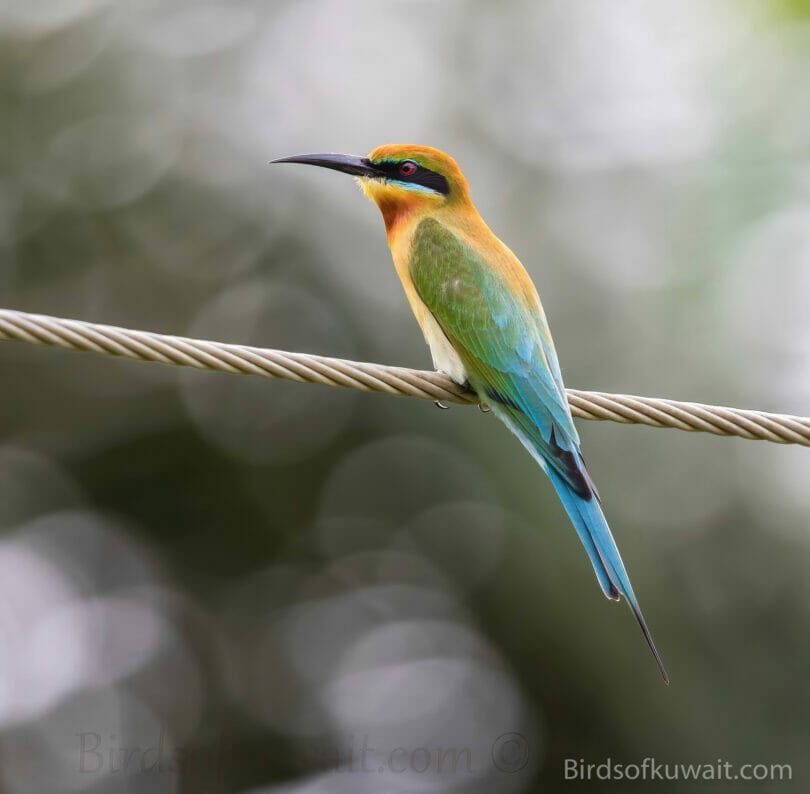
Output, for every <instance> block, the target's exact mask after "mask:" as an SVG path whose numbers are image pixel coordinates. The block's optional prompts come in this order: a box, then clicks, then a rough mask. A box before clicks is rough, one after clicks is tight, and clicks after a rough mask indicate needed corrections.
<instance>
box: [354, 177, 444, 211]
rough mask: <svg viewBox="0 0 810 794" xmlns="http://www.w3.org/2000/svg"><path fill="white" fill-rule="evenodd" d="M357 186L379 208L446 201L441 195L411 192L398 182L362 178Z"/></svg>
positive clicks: (418, 191) (417, 191) (358, 180)
mask: <svg viewBox="0 0 810 794" xmlns="http://www.w3.org/2000/svg"><path fill="white" fill-rule="evenodd" d="M357 184H358V185H360V189H361V190H362V191H363V193H365V194H366V196H368V198H369V199H371V200H372V201H374V202H376V204H377V205H378V206H383V205H393V204H399V205H405V206H417V205H420V204H424V203H427V202H429V203H435V204H441V203H442V202H443V200H444V197H443V196H441V195H440V194H439V193H434V192H432V191H430V192H427V191H425V192H422V191H421V190H409V189H408V188H406V187H403V186H402V185H398V184H397V183H396V182H386V181H384V180H380V179H368V178H366V177H362V176H361V177H357Z"/></svg>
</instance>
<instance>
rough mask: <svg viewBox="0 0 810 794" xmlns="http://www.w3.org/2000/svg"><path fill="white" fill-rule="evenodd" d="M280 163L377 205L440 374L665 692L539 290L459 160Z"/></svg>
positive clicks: (409, 149) (311, 157)
mask: <svg viewBox="0 0 810 794" xmlns="http://www.w3.org/2000/svg"><path fill="white" fill-rule="evenodd" d="M272 162H273V163H300V164H305V165H313V166H320V167H322V168H329V169H332V170H335V171H340V172H342V173H344V174H349V175H351V176H354V177H355V178H356V180H357V182H358V183H359V185H360V188H361V189H362V190H363V192H364V193H365V194H366V196H367V197H368V198H369V199H371V200H372V201H373V202H374V203H375V204H376V205H377V207H378V208H379V210H380V212H381V213H382V218H383V222H384V224H385V231H386V236H387V239H388V245H389V248H390V249H391V255H392V258H393V260H394V267H395V269H396V272H397V275H398V276H399V279H400V281H401V282H402V286H403V288H404V290H405V295H406V297H407V299H408V303H409V304H410V307H411V309H412V311H413V313H414V315H415V317H416V320H417V322H418V323H419V325H420V327H421V329H422V333H423V335H424V337H425V341H426V342H427V345H428V347H429V348H430V353H431V356H432V359H433V365H434V367H435V369H436V370H437V371H439V372H442V373H444V374H446V375H448V376H449V377H450V378H451V379H452V380H453V381H454V382H455V383H457V384H459V385H460V386H464V387H466V388H468V389H471V390H472V391H474V392H475V393H476V395H477V397H478V398H479V400H480V403H479V404H481V405H486V406H488V407H489V408H490V409H491V411H492V413H493V414H494V415H495V416H497V418H498V419H500V420H501V421H502V422H503V423H504V424H505V425H506V426H507V427H508V428H509V429H510V430H511V431H512V433H514V435H515V436H517V438H518V439H519V440H520V442H521V443H522V444H523V446H524V447H525V448H526V449H527V450H528V452H529V453H530V454H531V455H532V457H533V458H534V459H535V461H536V462H537V463H538V464H539V465H540V467H541V468H542V469H543V471H544V472H545V473H546V475H547V476H548V478H549V480H550V481H551V484H552V485H553V487H554V490H555V491H556V493H557V495H558V497H559V499H560V501H561V502H562V505H563V507H564V508H565V511H566V513H567V514H568V517H569V518H570V520H571V523H572V524H573V525H574V528H575V529H576V531H577V534H578V535H579V538H580V540H581V541H582V544H583V546H584V547H585V551H586V552H587V554H588V557H589V558H590V562H591V564H592V566H593V569H594V572H595V573H596V578H597V580H598V582H599V585H600V587H601V588H602V592H603V593H604V594H605V596H607V598H609V599H611V600H614V601H619V600H620V599H621V598H622V597H624V599H625V600H626V601H627V603H628V604H629V606H630V609H631V610H632V612H633V614H634V615H635V618H636V620H637V621H638V625H639V626H640V628H641V631H642V633H643V635H644V639H645V640H646V642H647V645H648V646H649V649H650V651H651V652H652V655H653V657H654V658H655V662H656V664H657V666H658V669H659V671H660V674H661V676H662V678H663V679H664V681H665V682H666V683H667V684H668V683H669V676H668V674H667V671H666V668H665V667H664V663H663V661H662V659H661V655H660V654H659V653H658V649H657V648H656V646H655V642H654V641H653V638H652V635H651V633H650V630H649V628H648V627H647V623H646V621H645V619H644V615H643V614H642V611H641V607H640V606H639V603H638V600H637V598H636V596H635V594H634V592H633V587H632V585H631V584H630V578H629V576H628V574H627V571H626V569H625V566H624V563H623V561H622V558H621V555H620V554H619V549H618V547H617V545H616V542H615V540H614V539H613V535H612V534H611V531H610V528H609V526H608V523H607V520H606V518H605V515H604V512H603V510H602V501H601V498H600V496H599V492H598V491H597V489H596V486H595V485H594V482H593V480H592V479H591V475H590V474H589V472H588V469H587V467H586V465H585V460H584V458H583V457H582V453H581V451H580V439H579V435H578V434H577V430H576V427H575V426H574V421H573V418H572V416H571V411H570V408H569V405H568V400H567V399H566V394H565V388H564V386H563V379H562V374H561V372H560V365H559V362H558V359H557V353H556V351H555V348H554V342H553V340H552V337H551V333H550V331H549V325H548V321H547V319H546V315H545V312H544V310H543V306H542V304H541V303H540V298H539V295H538V293H537V289H536V288H535V286H534V283H533V281H532V279H531V277H530V276H529V274H528V273H527V271H526V269H525V268H524V267H523V265H522V264H521V262H520V261H519V260H518V258H517V256H515V254H514V253H512V251H511V250H510V249H509V248H508V247H507V246H506V244H505V243H503V242H501V240H500V239H499V238H498V237H496V235H495V234H494V233H493V232H492V231H491V230H490V228H489V226H487V224H486V223H485V221H484V219H483V218H482V217H481V215H480V214H479V212H478V210H477V209H476V207H475V205H474V204H473V202H472V199H471V197H470V188H469V185H468V183H467V180H466V178H465V177H464V175H463V174H462V172H461V170H460V168H459V167H458V165H457V164H456V161H455V160H454V159H453V158H452V157H450V156H449V155H447V154H445V153H444V152H442V151H440V150H438V149H435V148H433V147H430V146H419V145H408V144H387V145H385V146H380V147H378V148H376V149H374V150H373V151H372V152H371V153H370V154H369V155H368V156H366V157H362V156H355V155H346V154H304V155H295V156H292V157H281V158H278V159H276V160H273V161H272Z"/></svg>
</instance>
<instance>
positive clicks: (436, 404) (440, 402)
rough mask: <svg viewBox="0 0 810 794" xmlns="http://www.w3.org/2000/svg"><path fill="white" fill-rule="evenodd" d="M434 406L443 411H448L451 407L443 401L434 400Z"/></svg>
mask: <svg viewBox="0 0 810 794" xmlns="http://www.w3.org/2000/svg"><path fill="white" fill-rule="evenodd" d="M433 404H434V405H435V406H436V407H437V408H441V409H442V411H446V410H447V409H448V408H449V407H450V406H449V405H445V404H444V403H443V402H442V401H441V400H434V401H433Z"/></svg>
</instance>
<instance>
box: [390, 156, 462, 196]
mask: <svg viewBox="0 0 810 794" xmlns="http://www.w3.org/2000/svg"><path fill="white" fill-rule="evenodd" d="M401 163H402V161H401V160H385V161H383V162H381V163H375V164H374V167H375V168H376V169H377V170H378V171H380V172H381V174H382V176H383V177H384V178H385V179H393V180H396V181H397V182H412V183H413V184H415V185H422V186H423V187H426V188H430V190H435V191H436V192H437V193H441V194H442V195H443V196H446V195H448V194H449V193H450V185H449V183H448V182H447V180H446V179H445V178H444V177H443V176H442V175H441V174H437V173H436V172H435V171H430V170H429V169H427V168H424V167H423V166H421V165H419V163H416V164H415V165H416V171H414V173H412V174H411V175H410V176H403V175H402V174H401V173H400V171H399V166H400V165H401Z"/></svg>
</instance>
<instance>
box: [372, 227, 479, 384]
mask: <svg viewBox="0 0 810 794" xmlns="http://www.w3.org/2000/svg"><path fill="white" fill-rule="evenodd" d="M419 220H421V219H414V221H413V222H407V223H401V224H399V225H398V226H397V228H396V232H395V233H394V234H390V233H389V235H388V245H389V247H390V249H391V256H392V257H393V259H394V267H395V268H396V271H397V275H398V276H399V280H400V281H401V282H402V287H403V289H404V290H405V296H406V297H407V299H408V303H409V304H410V307H411V310H412V311H413V313H414V316H415V317H416V321H417V322H418V323H419V327H420V328H421V329H422V334H423V335H424V337H425V342H427V345H428V348H430V355H431V358H432V359H433V366H434V368H435V369H436V370H437V371H439V372H443V373H444V374H445V375H448V376H449V377H450V378H452V379H453V380H454V381H455V382H456V383H458V384H463V383H466V382H467V369H466V367H465V366H464V363H463V362H462V360H461V358H459V355H458V353H456V351H455V349H454V348H453V345H452V344H451V343H450V340H449V339H448V338H447V336H446V335H445V333H444V331H443V330H442V329H441V326H440V325H439V323H438V322H436V319H435V318H434V317H433V315H432V314H431V312H430V309H428V307H427V306H425V304H424V303H423V301H422V299H421V298H420V297H419V293H418V292H417V291H416V287H415V286H414V283H413V279H412V278H411V273H410V254H411V243H412V241H413V235H414V232H415V231H416V227H417V226H418V224H419Z"/></svg>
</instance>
